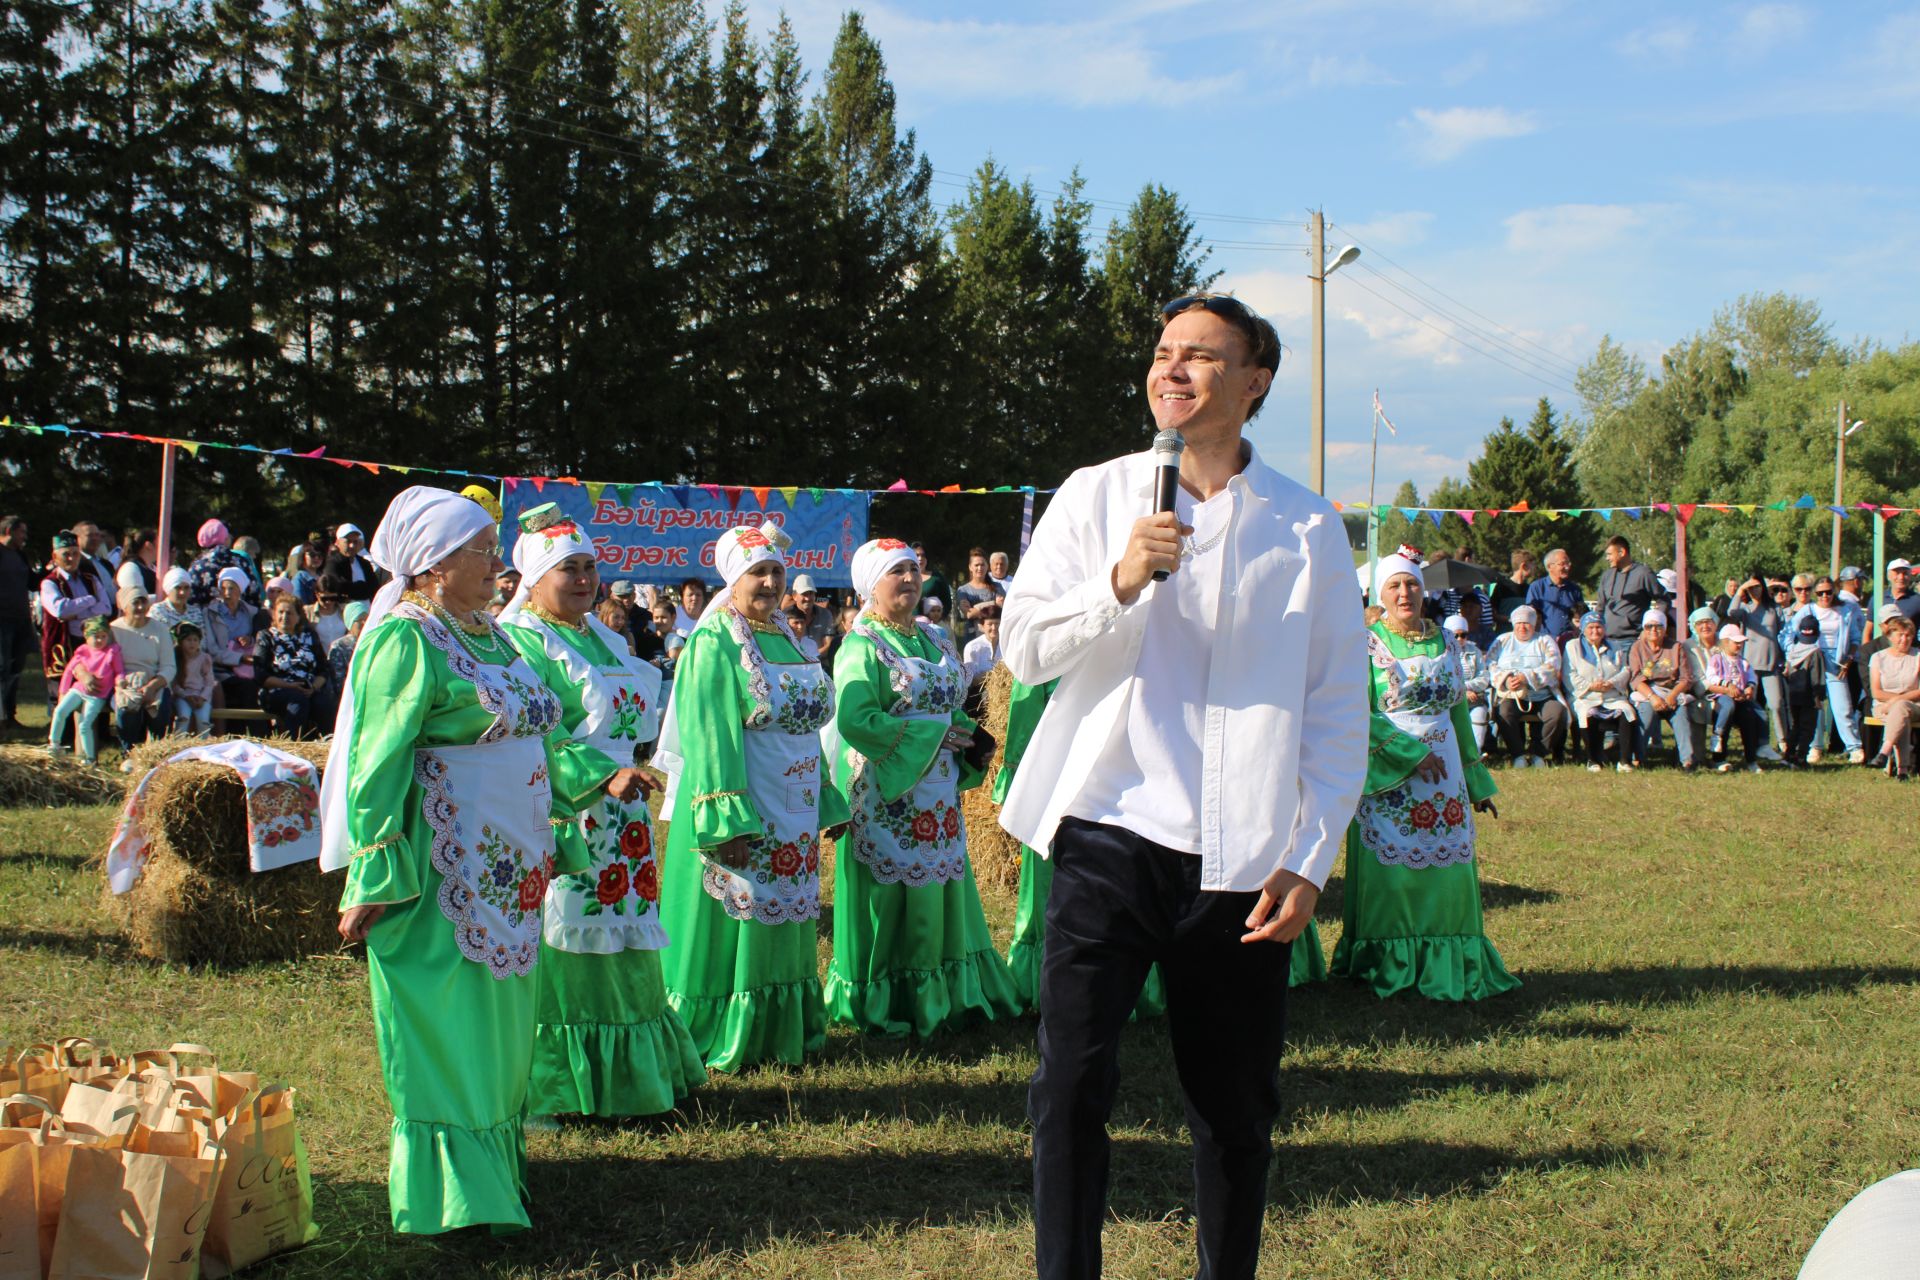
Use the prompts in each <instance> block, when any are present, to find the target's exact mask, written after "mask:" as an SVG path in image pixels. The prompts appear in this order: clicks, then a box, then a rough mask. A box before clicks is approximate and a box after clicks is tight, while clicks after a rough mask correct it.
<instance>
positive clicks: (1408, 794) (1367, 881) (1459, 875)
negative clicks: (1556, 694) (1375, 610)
mask: <svg viewBox="0 0 1920 1280" xmlns="http://www.w3.org/2000/svg"><path fill="white" fill-rule="evenodd" d="M1375 582H1376V584H1377V585H1376V586H1375V588H1374V592H1375V596H1376V600H1375V603H1377V604H1379V605H1380V606H1381V607H1382V608H1384V609H1385V611H1386V612H1385V613H1384V614H1383V615H1382V617H1381V619H1380V621H1378V622H1376V623H1374V624H1373V625H1372V626H1370V627H1368V628H1367V631H1368V636H1367V656H1368V659H1369V662H1368V669H1369V672H1370V676H1371V678H1370V679H1369V681H1368V700H1369V703H1370V706H1371V708H1372V717H1371V721H1370V724H1369V729H1368V737H1369V739H1370V745H1369V749H1368V753H1367V780H1366V783H1365V785H1364V787H1363V788H1362V791H1361V796H1360V805H1359V808H1358V809H1357V810H1356V811H1355V813H1354V815H1353V823H1352V825H1350V826H1349V827H1348V828H1347V881H1346V899H1345V902H1344V904H1343V914H1342V921H1343V928H1342V931H1341V935H1340V941H1339V943H1338V944H1337V945H1336V946H1335V947H1334V950H1333V965H1332V971H1333V973H1334V974H1336V975H1339V976H1344V977H1350V978H1354V979H1357V980H1359V981H1360V982H1363V983H1365V984H1366V985H1367V986H1369V987H1371V988H1373V991H1374V994H1375V995H1378V996H1382V997H1385V996H1391V995H1397V994H1399V993H1400V992H1403V991H1411V992H1414V993H1416V994H1418V995H1422V996H1425V997H1427V998H1428V999H1431V1000H1484V999H1486V998H1488V997H1489V996H1497V995H1499V994H1501V993H1502V992H1505V991H1511V990H1513V989H1514V988H1515V987H1518V986H1519V985H1520V981H1519V979H1517V978H1515V977H1514V976H1513V975H1512V974H1510V973H1508V972H1507V967H1506V964H1505V963H1504V962H1503V961H1502V960H1501V959H1500V952H1499V950H1498V949H1497V948H1496V947H1495V946H1494V945H1493V942H1492V941H1491V940H1490V939H1488V937H1487V936H1486V929H1485V925H1484V923H1483V921H1482V917H1481V910H1480V879H1479V874H1478V872H1477V871H1476V869H1475V863H1474V845H1475V841H1476V831H1475V824H1474V815H1475V814H1476V813H1486V814H1493V813H1494V808H1493V797H1494V795H1495V794H1496V793H1497V792H1498V791H1499V788H1498V787H1497V786H1495V785H1494V781H1493V775H1492V774H1490V773H1488V772H1487V766H1486V765H1485V763H1483V762H1482V760H1481V759H1480V752H1479V751H1478V749H1477V748H1475V747H1474V745H1473V726H1472V723H1471V721H1470V720H1469V719H1468V716H1467V703H1466V675H1465V673H1464V672H1463V671H1462V669H1461V667H1460V658H1459V653H1458V651H1457V650H1455V649H1454V648H1453V647H1452V646H1450V645H1449V644H1448V643H1447V641H1446V640H1445V638H1444V637H1443V636H1442V634H1441V633H1440V631H1439V629H1438V628H1436V627H1435V626H1434V625H1433V623H1431V622H1430V621H1428V620H1427V619H1426V618H1424V617H1422V616H1421V615H1422V602H1423V600H1424V599H1425V596H1426V586H1425V581H1424V579H1423V577H1422V575H1421V571H1420V563H1419V554H1418V553H1417V552H1414V551H1412V549H1411V548H1406V547H1403V548H1401V549H1400V550H1399V551H1398V552H1396V553H1395V554H1393V555H1390V556H1383V557H1381V559H1380V564H1379V568H1378V571H1377V573H1376V574H1375ZM1523 607H1524V606H1523ZM1516 612H1518V611H1517V610H1516ZM1549 643H1551V642H1549ZM1497 680H1498V677H1497V676H1496V688H1497V687H1498V685H1497Z"/></svg>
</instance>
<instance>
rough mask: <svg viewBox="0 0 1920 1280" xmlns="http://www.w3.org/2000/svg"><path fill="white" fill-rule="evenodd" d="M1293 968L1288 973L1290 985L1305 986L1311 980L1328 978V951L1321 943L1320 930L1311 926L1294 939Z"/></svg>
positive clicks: (1316, 980)
mask: <svg viewBox="0 0 1920 1280" xmlns="http://www.w3.org/2000/svg"><path fill="white" fill-rule="evenodd" d="M1292 965H1293V967H1292V970H1291V971H1290V972H1289V973H1288V974H1287V985H1288V986H1289V987H1304V986H1306V985H1307V984H1308V983H1309V982H1325V981H1326V980H1327V953H1326V950H1325V948H1323V947H1322V946H1321V945H1320V933H1319V930H1317V929H1314V928H1313V927H1311V926H1309V927H1308V929H1307V931H1306V932H1305V933H1303V934H1301V935H1300V936H1299V937H1297V938H1295V939H1294V940H1293V959H1292Z"/></svg>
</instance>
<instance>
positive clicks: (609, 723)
mask: <svg viewBox="0 0 1920 1280" xmlns="http://www.w3.org/2000/svg"><path fill="white" fill-rule="evenodd" d="M513 562H514V565H515V566H516V567H517V568H518V569H519V570H520V587H519V589H518V590H517V591H515V593H514V595H513V598H512V599H511V600H509V601H508V602H507V607H506V609H505V610H503V611H502V612H501V614H500V625H501V627H502V628H503V629H504V630H505V631H506V633H507V636H508V637H509V638H510V639H511V640H512V641H513V645H514V648H516V649H518V650H519V651H520V656H521V657H523V658H525V659H526V662H527V665H528V666H529V667H531V668H532V669H533V672H534V674H535V675H537V676H539V677H540V679H541V681H542V682H543V683H544V684H545V685H546V686H547V688H549V689H551V690H552V691H553V692H554V694H555V695H556V696H557V697H558V698H559V699H560V719H561V723H562V725H563V726H564V727H565V728H566V730H567V732H568V733H570V734H572V735H573V736H574V737H575V738H577V739H578V740H580V741H581V742H582V743H584V744H585V746H584V748H583V749H582V755H586V754H587V753H588V752H593V753H597V754H598V756H599V757H601V760H602V761H603V762H604V763H603V766H602V767H604V768H605V769H606V770H607V771H609V772H611V771H612V770H613V769H615V768H621V767H626V766H630V765H632V764H633V763H634V749H635V748H637V747H638V746H640V745H641V744H642V743H645V742H651V741H652V740H653V738H654V736H655V734H657V733H658V732H659V726H660V710H661V709H660V701H659V699H660V673H659V672H658V671H657V670H655V669H654V668H653V666H652V665H651V664H650V663H646V662H642V661H640V660H639V659H638V658H636V657H634V656H633V654H632V651H631V650H630V649H629V647H628V645H627V641H626V637H624V636H622V635H620V634H619V633H618V632H616V631H614V630H612V629H611V628H609V627H608V626H607V625H606V623H604V622H602V621H601V620H600V619H599V618H597V617H595V616H594V613H593V602H594V598H595V596H596V595H597V594H598V593H599V590H600V571H599V567H598V562H597V560H596V557H595V556H594V551H593V543H592V542H591V541H589V540H588V539H587V538H586V536H585V535H584V534H582V533H581V531H580V528H579V526H578V525H576V524H575V523H574V522H573V521H571V520H569V519H568V518H567V517H566V516H565V515H564V514H563V513H562V512H561V510H560V508H559V506H558V504H556V503H551V502H549V503H546V504H544V505H542V506H538V507H535V508H533V509H532V510H530V511H527V512H525V513H523V514H522V515H521V517H520V534H519V537H518V538H517V539H516V540H515V542H514V544H513ZM644 776H645V775H642V777H644ZM650 790H652V783H651V782H647V783H645V784H644V785H643V787H642V791H643V792H645V791H650ZM554 838H555V840H556V841H557V842H558V843H559V844H560V845H562V846H572V854H573V858H574V860H575V861H580V862H584V863H586V864H587V866H586V870H584V871H580V872H575V873H574V874H571V875H563V876H555V877H554V878H553V881H552V883H551V884H549V885H548V886H547V897H546V904H545V907H544V908H543V913H542V920H543V924H542V938H543V941H542V945H541V951H540V967H539V970H538V973H537V981H538V984H539V997H538V1001H537V1007H538V1019H539V1021H538V1023H537V1025H536V1026H535V1029H534V1038H533V1083H532V1087H531V1093H530V1095H529V1097H528V1099H527V1109H528V1111H529V1112H530V1113H531V1114H533V1115H536V1116H553V1115H594V1116H649V1115H658V1114H660V1113H661V1112H665V1111H671V1110H673V1109H674V1107H675V1106H676V1105H677V1104H678V1103H679V1101H680V1099H682V1098H684V1097H686V1095H687V1094H688V1093H689V1092H690V1091H691V1090H692V1089H693V1088H694V1087H695V1086H696V1085H699V1084H701V1083H703V1082H704V1081H705V1080H706V1071H705V1070H704V1069H703V1068H702V1067H701V1065H700V1057H699V1055H698V1054H697V1053H695V1052H694V1046H693V1041H692V1040H691V1039H690V1038H689V1037H688V1035H687V1029H686V1027H685V1025H684V1024H682V1023H681V1021H680V1015H678V1014H677V1013H675V1012H674V1011H673V1009H672V1008H670V1007H669V1006H668V1004H667V988H666V984H665V983H664V982H663V981H662V978H661V968H660V948H662V947H664V946H666V945H667V938H668V935H667V932H666V931H665V930H664V929H663V928H662V927H661V924H660V866H659V863H658V861H657V860H656V859H655V857H654V839H653V821H652V819H651V818H650V817H649V816H648V813H647V803H646V798H645V795H644V794H642V795H638V796H635V797H634V798H633V799H631V800H624V799H621V798H619V797H617V796H610V795H602V796H600V797H599V798H598V801H597V802H596V803H594V804H591V805H589V806H588V807H587V809H586V811H585V812H584V813H582V814H581V815H580V817H579V818H578V819H577V820H575V821H574V822H572V823H570V824H568V825H566V826H563V827H559V828H557V829H556V831H555V836H554Z"/></svg>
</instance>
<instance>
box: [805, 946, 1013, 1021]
mask: <svg viewBox="0 0 1920 1280" xmlns="http://www.w3.org/2000/svg"><path fill="white" fill-rule="evenodd" d="M823 994H824V995H825V997H826V1003H827V1017H828V1019H829V1020H830V1021H833V1022H838V1023H842V1024H844V1025H846V1026H850V1027H853V1028H854V1029H855V1030H857V1031H859V1032H861V1033H862V1034H864V1035H874V1036H896V1037H897V1036H906V1035H916V1036H920V1037H922V1038H923V1039H924V1038H926V1037H928V1036H933V1035H937V1034H939V1033H940V1032H942V1031H951V1030H955V1029H957V1028H959V1027H963V1026H966V1025H967V1024H968V1023H971V1022H993V1021H997V1020H999V1019H1002V1018H1017V1017H1019V1016H1020V1012H1021V1003H1020V996H1019V993H1018V992H1016V991H1015V990H1014V986H1013V976H1012V975H1011V974H1010V973H1008V972H1007V962H1006V961H1004V960H1002V959H1001V958H1000V953H999V952H997V951H995V950H994V949H993V948H991V947H986V948H983V949H981V950H979V951H971V952H968V953H967V954H966V955H964V956H960V957H958V958H957V959H954V960H949V961H947V962H946V963H944V964H942V965H941V966H940V967H939V968H938V969H895V970H894V971H892V972H891V973H888V974H886V975H885V976H884V977H879V978H872V979H869V980H868V981H866V982H852V981H849V980H848V979H846V978H845V977H843V976H842V975H841V973H840V971H839V968H838V966H837V964H836V966H835V967H834V968H833V969H831V970H829V971H828V973H827V983H826V987H825V989H824V992H823Z"/></svg>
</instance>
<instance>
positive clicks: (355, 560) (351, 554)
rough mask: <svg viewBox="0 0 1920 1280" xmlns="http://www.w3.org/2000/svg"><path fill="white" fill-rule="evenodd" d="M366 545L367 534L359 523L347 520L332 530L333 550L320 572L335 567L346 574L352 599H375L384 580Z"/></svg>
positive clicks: (344, 575)
mask: <svg viewBox="0 0 1920 1280" xmlns="http://www.w3.org/2000/svg"><path fill="white" fill-rule="evenodd" d="M366 549H367V535H366V534H365V533H363V532H361V530H360V526H359V525H357V524H354V523H352V522H348V523H346V524H343V525H341V526H340V527H338V528H337V529H335V530H334V531H333V550H331V551H329V552H328V553H327V562H326V564H325V565H324V566H322V569H321V572H323V573H324V572H326V571H327V570H332V571H333V572H335V573H337V574H338V575H340V576H341V577H342V578H344V579H345V580H346V584H347V599H349V600H371V599H373V593H374V592H376V591H378V590H379V589H380V584H381V583H382V582H383V581H384V580H385V579H384V578H383V577H382V576H381V573H380V571H379V570H378V569H376V568H374V566H373V561H371V560H369V559H367V557H366V555H365V552H366Z"/></svg>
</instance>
